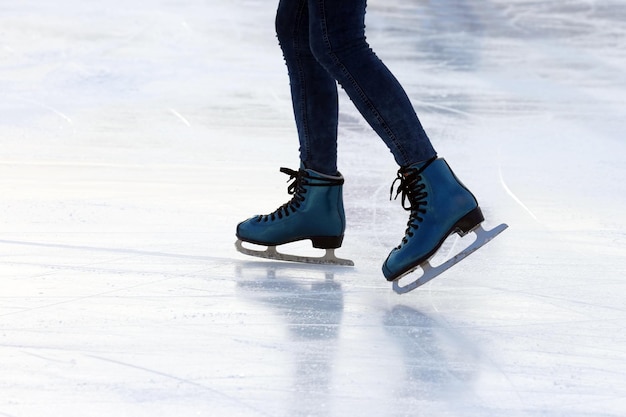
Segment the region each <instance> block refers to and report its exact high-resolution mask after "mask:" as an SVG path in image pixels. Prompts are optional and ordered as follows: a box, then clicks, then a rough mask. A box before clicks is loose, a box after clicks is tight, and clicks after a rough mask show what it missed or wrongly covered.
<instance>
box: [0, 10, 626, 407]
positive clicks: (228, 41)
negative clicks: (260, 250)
mask: <svg viewBox="0 0 626 417" xmlns="http://www.w3.org/2000/svg"><path fill="white" fill-rule="evenodd" d="M276 3H277V2H276V1H275V0H205V1H202V0H181V1H176V2H175V1H169V0H154V1H147V0H126V1H120V0H109V1H106V2H95V1H85V0H80V1H79V0H59V1H54V2H51V1H44V0H24V1H19V2H15V1H14V2H9V1H2V3H1V4H0V110H1V111H0V195H1V198H0V416H4V417H31V416H33V417H34V416H81V417H83V416H133V417H134V416H150V417H155V416H186V417H188V416H194V415H202V416H289V417H297V416H320V417H322V416H329V417H330V416H377V417H378V416H429V417H430V416H436V417H442V416H463V417H465V416H470V417H471V416H476V417H484V416H494V417H502V416H509V417H517V416H532V417H535V416H537V417H539V416H541V417H545V416H550V417H553V416H563V417H580V416H588V417H605V416H615V417H617V416H624V415H625V414H626V301H625V297H626V282H625V278H626V266H625V265H626V215H625V214H624V213H625V209H626V181H624V178H626V145H625V133H626V23H625V22H626V2H624V1H622V0H620V1H618V0H558V1H557V0H551V1H543V2H539V1H535V0H485V1H469V0H465V1H463V0H436V1H426V0H370V2H369V7H368V15H367V24H368V40H369V42H370V44H371V45H372V47H373V48H374V50H375V51H377V53H378V55H379V56H380V57H381V58H382V59H383V60H384V61H385V62H386V63H387V65H388V66H389V67H390V68H391V69H392V71H393V72H394V73H395V75H396V76H397V77H398V78H399V79H400V81H401V82H402V83H403V85H404V86H405V87H406V89H407V92H408V93H409V95H410V97H411V99H412V101H413V103H414V105H415V108H416V110H417V112H418V114H419V116H420V118H421V120H422V122H423V124H424V125H425V127H426V129H427V132H428V133H429V135H430V136H431V139H432V140H433V143H434V144H435V147H436V148H437V150H438V151H439V154H440V156H443V157H445V158H446V159H447V160H448V162H449V163H450V164H451V165H452V166H453V168H454V170H455V172H456V173H457V175H458V176H459V177H460V178H461V179H462V180H463V182H464V183H465V184H466V185H468V186H469V187H470V188H471V189H472V190H473V191H474V193H475V194H476V195H477V197H478V199H479V201H480V204H481V206H482V208H483V211H484V212H485V215H486V218H487V220H486V226H487V227H492V226H494V225H496V224H498V223H500V222H506V223H508V224H509V226H510V228H509V230H507V231H506V232H504V233H503V234H502V235H501V236H500V237H499V238H497V239H496V240H494V241H493V242H492V243H490V244H489V245H487V246H486V247H484V248H483V249H481V250H480V251H479V252H477V253H476V254H475V255H472V256H471V257H470V258H468V259H467V260H466V261H464V262H463V263H462V264H460V265H457V266H455V267H454V268H453V269H451V270H450V271H448V272H447V273H446V274H445V275H443V276H441V277H439V278H437V279H436V280H434V281H432V282H431V283H429V284H427V285H425V286H424V287H421V288H420V289H418V290H416V291H413V292H411V293H409V294H405V295H398V294H395V293H394V292H393V291H392V290H391V287H390V285H389V284H388V283H387V282H386V281H385V280H384V278H383V277H382V274H381V272H380V266H381V263H382V261H383V260H384V259H385V257H386V255H387V253H388V252H389V250H390V249H391V248H392V247H393V246H395V245H397V244H398V243H399V242H400V239H401V237H402V236H403V234H404V229H405V226H406V221H407V218H408V217H407V216H408V215H407V213H406V212H405V211H404V210H402V209H401V208H400V204H399V202H398V201H394V202H390V201H389V198H388V192H389V186H390V185H391V182H392V180H393V178H394V177H395V172H396V169H397V167H396V166H395V164H394V162H393V160H392V157H391V154H390V153H389V152H388V151H387V150H386V148H385V147H384V145H383V143H382V141H380V140H379V139H378V138H377V137H376V136H375V135H374V133H373V132H372V131H371V130H370V129H369V128H368V126H367V125H366V124H365V123H364V122H363V120H362V119H361V118H360V116H359V115H358V113H357V112H356V110H355V109H354V107H353V106H352V104H351V103H350V102H349V100H348V99H347V98H346V97H345V96H342V97H341V125H340V142H339V146H340V150H339V152H340V155H339V158H340V159H339V164H340V170H341V171H342V173H343V174H344V176H345V177H346V185H345V188H344V194H345V205H346V211H347V221H348V227H347V231H346V237H345V240H344V245H343V247H342V248H341V249H340V250H339V251H338V254H339V255H340V256H344V257H348V258H351V259H353V260H354V262H355V264H356V266H355V267H354V268H341V267H327V266H306V265H297V264H287V263H281V262H271V261H263V260H257V259H255V258H250V257H246V256H244V255H241V254H239V253H237V252H236V251H235V248H234V245H233V243H234V240H235V236H234V232H235V226H236V224H237V223H238V222H239V221H241V220H243V219H245V218H247V217H249V216H252V215H254V214H259V213H268V212H270V211H273V210H274V209H275V208H277V207H278V206H279V205H280V204H282V203H284V202H286V201H287V199H288V196H287V194H286V185H287V184H286V183H285V180H286V177H285V176H284V175H282V174H280V173H279V172H278V169H279V167H281V166H287V167H292V168H295V167H297V164H298V153H297V141H296V135H295V127H294V123H293V121H292V114H291V104H290V100H289V89H288V80H287V75H286V70H285V68H284V63H283V61H282V57H281V54H280V51H279V48H278V46H277V42H276V39H275V36H274V33H273V18H274V12H275V9H276ZM463 244H464V240H463V239H460V238H451V239H450V240H449V241H447V242H446V244H445V245H444V247H443V249H442V251H443V252H444V255H442V257H443V256H445V255H446V254H449V253H454V251H456V250H458V248H459V247H462V245H463ZM309 246H310V244H309V243H308V242H303V243H300V244H296V245H293V246H292V247H291V248H289V249H290V250H291V251H292V252H297V253H303V252H307V251H309Z"/></svg>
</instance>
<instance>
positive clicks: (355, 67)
mask: <svg viewBox="0 0 626 417" xmlns="http://www.w3.org/2000/svg"><path fill="white" fill-rule="evenodd" d="M291 1H293V0H291ZM308 3H309V14H310V17H309V19H310V46H311V50H312V51H313V54H314V56H315V58H316V59H317V61H318V62H320V63H321V64H322V66H323V67H324V68H326V70H327V71H328V72H329V73H330V74H331V75H332V77H333V78H335V79H336V80H337V81H338V82H339V84H341V86H342V88H343V89H344V90H345V91H346V93H347V94H348V96H349V97H350V99H351V100H352V102H353V103H354V104H355V106H356V107H357V109H358V110H359V112H360V113H361V114H362V115H363V117H364V118H365V120H367V122H368V123H369V124H370V126H371V127H372V128H373V129H374V130H375V131H376V133H378V135H379V136H380V137H381V138H382V139H383V141H384V142H385V143H386V144H387V146H388V147H389V149H390V150H391V153H392V154H393V156H394V158H395V160H396V162H397V163H398V165H401V166H408V165H411V164H413V163H416V162H420V161H425V160H427V159H430V158H432V157H434V156H435V155H436V153H435V150H434V148H433V146H432V144H431V143H430V140H429V138H428V136H427V135H426V133H425V132H424V129H423V127H422V125H421V123H420V121H419V119H418V117H417V115H416V113H415V110H414V109H413V105H412V104H411V102H410V101H409V98H408V97H407V94H406V92H405V91H404V89H403V88H402V86H401V85H400V83H399V82H398V80H397V79H396V78H395V77H394V75H393V74H392V73H391V72H390V71H389V69H388V68H387V67H386V66H385V65H384V64H383V62H382V61H381V60H380V59H379V58H378V57H377V56H376V54H375V53H374V51H372V49H371V48H370V46H369V44H368V43H367V41H366V40H365V9H366V6H367V1H366V0H341V1H339V0H308Z"/></svg>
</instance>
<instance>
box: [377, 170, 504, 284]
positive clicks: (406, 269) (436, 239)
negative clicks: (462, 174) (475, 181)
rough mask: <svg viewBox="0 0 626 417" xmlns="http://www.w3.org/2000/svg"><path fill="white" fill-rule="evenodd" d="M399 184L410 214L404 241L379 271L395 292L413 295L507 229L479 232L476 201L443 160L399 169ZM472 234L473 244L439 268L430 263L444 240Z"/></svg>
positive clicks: (398, 193) (403, 202)
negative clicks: (411, 277)
mask: <svg viewBox="0 0 626 417" xmlns="http://www.w3.org/2000/svg"><path fill="white" fill-rule="evenodd" d="M398 181H399V183H400V184H399V186H398V188H397V192H396V197H398V195H401V196H402V206H403V207H404V208H405V209H406V210H408V211H410V213H411V214H410V216H409V221H408V223H407V229H406V233H405V236H404V238H403V239H402V242H401V243H400V245H399V246H398V247H396V248H394V249H393V250H392V251H391V253H390V254H389V256H388V257H387V260H386V261H385V263H384V264H383V268H382V269H383V274H384V275H385V278H386V279H387V280H388V281H393V282H394V285H393V287H394V291H396V292H398V293H404V292H408V291H411V290H413V289H415V288H417V287H419V286H421V285H423V284H425V283H426V282H428V281H430V280H431V279H433V278H435V277H436V276H438V275H439V274H441V273H442V272H444V271H445V270H447V269H448V268H450V267H451V266H452V265H454V264H456V263H458V262H459V261H461V260H462V259H464V258H465V257H467V256H468V255H470V254H471V253H473V252H475V251H476V250H477V249H479V248H480V247H481V246H483V245H484V244H485V243H487V242H488V241H490V240H491V239H493V238H494V237H495V236H497V235H498V234H499V233H501V232H502V231H503V230H504V229H506V227H507V225H505V224H502V225H500V226H498V227H496V228H494V229H492V230H489V231H486V230H485V229H483V227H482V225H481V223H482V222H483V221H484V217H483V214H482V212H481V210H480V207H479V206H478V202H477V201H476V198H475V197H474V196H473V195H472V193H471V192H470V191H469V190H468V189H467V188H466V187H465V186H464V185H463V184H462V183H461V182H460V181H459V180H458V178H457V177H456V176H455V175H454V173H453V172H452V170H451V169H450V167H449V166H448V164H447V163H446V161H445V160H444V159H441V158H433V159H431V160H429V161H427V162H425V163H420V164H415V165H411V166H410V167H403V168H401V169H400V170H399V171H398V177H397V178H396V180H395V181H394V185H395V183H396V182H398ZM391 193H392V194H393V185H392V190H391ZM407 201H408V205H407ZM472 232H473V233H475V235H476V240H475V241H474V242H473V243H472V244H471V245H469V246H468V247H467V248H466V249H464V250H463V251H461V252H460V253H458V254H456V255H454V256H452V257H451V258H449V259H448V260H447V261H446V262H444V263H443V264H441V265H439V266H436V267H434V266H432V265H431V264H430V263H429V259H430V258H432V257H433V256H434V255H435V253H436V252H437V250H438V249H439V248H440V247H441V245H442V244H443V242H444V241H445V240H446V238H447V237H448V236H450V235H451V234H453V233H458V234H459V235H460V236H461V237H463V236H466V235H468V234H469V233H472ZM418 268H420V269H421V270H422V275H421V276H420V277H418V279H416V280H414V281H413V282H411V283H410V284H408V285H406V286H400V284H399V282H398V281H399V280H400V278H402V277H403V276H405V275H407V274H409V273H411V272H413V271H415V270H416V269H418Z"/></svg>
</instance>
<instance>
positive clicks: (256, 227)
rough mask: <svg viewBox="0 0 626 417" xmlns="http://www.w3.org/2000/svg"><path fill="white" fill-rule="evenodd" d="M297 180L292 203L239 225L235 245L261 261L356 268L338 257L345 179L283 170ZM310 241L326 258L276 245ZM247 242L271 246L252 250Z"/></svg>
mask: <svg viewBox="0 0 626 417" xmlns="http://www.w3.org/2000/svg"><path fill="white" fill-rule="evenodd" d="M280 171H281V172H283V173H285V174H287V175H289V177H290V180H293V181H292V182H291V184H290V185H289V187H288V193H289V194H291V195H293V197H292V198H291V200H290V201H289V202H287V203H285V204H283V205H282V206H280V207H279V208H278V209H276V210H275V211H274V212H272V213H270V214H265V215H257V216H254V217H251V218H249V219H248V220H246V221H244V222H241V223H239V225H237V241H236V242H235V246H236V248H237V250H238V251H239V252H241V253H244V254H246V255H251V256H257V257H260V258H268V259H275V260H281V261H291V262H305V263H318V264H334V265H347V266H352V265H354V263H353V262H352V261H351V260H348V259H341V258H338V257H337V256H335V249H337V248H339V247H341V243H342V242H343V233H344V230H345V225H346V221H345V213H344V208H343V195H342V188H343V182H344V179H343V177H342V176H341V174H337V176H330V175H324V174H321V173H319V172H316V171H313V170H310V169H304V168H301V169H300V170H298V171H294V170H291V169H288V168H281V169H280ZM300 240H310V241H311V243H312V244H313V247H314V248H319V249H325V250H326V253H325V255H324V256H320V257H311V256H299V255H291V254H285V253H281V252H279V251H278V250H277V249H276V246H279V245H283V244H286V243H290V242H296V241H300ZM244 242H248V243H251V244H255V245H262V246H267V249H265V250H256V249H250V248H247V247H245V246H244Z"/></svg>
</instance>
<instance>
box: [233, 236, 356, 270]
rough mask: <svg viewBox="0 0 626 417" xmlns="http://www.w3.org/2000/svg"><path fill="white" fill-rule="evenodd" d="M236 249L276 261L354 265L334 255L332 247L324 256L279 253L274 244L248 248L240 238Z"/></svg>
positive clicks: (348, 260)
mask: <svg viewBox="0 0 626 417" xmlns="http://www.w3.org/2000/svg"><path fill="white" fill-rule="evenodd" d="M235 247H236V248H237V251H239V252H241V253H243V254H245V255H250V256H256V257H257V258H265V259H273V260H276V261H287V262H300V263H307V264H321V265H341V266H354V262H352V261H351V260H350V259H342V258H338V257H337V256H336V255H335V250H334V249H326V254H325V255H324V256H320V257H315V256H298V255H290V254H286V253H281V252H278V251H277V250H276V246H268V247H267V249H265V250H255V249H249V248H246V247H244V246H243V242H242V241H241V239H237V241H236V242H235Z"/></svg>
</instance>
